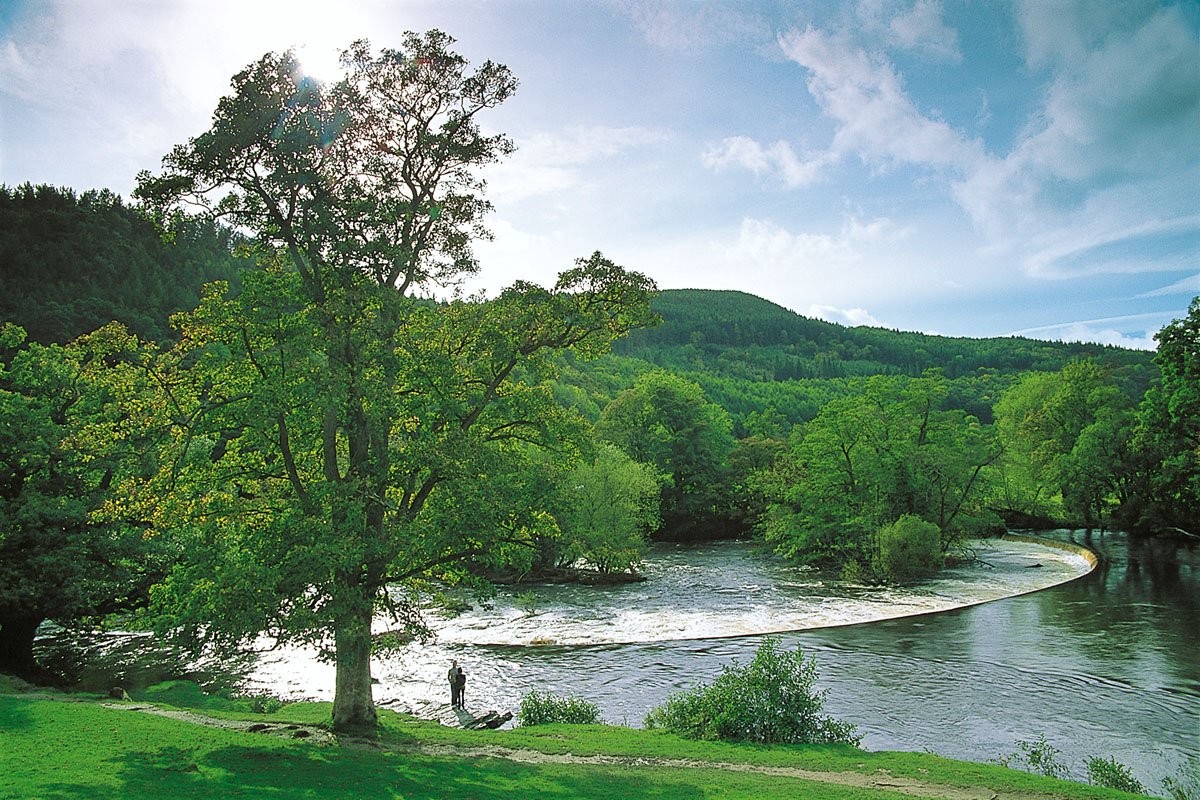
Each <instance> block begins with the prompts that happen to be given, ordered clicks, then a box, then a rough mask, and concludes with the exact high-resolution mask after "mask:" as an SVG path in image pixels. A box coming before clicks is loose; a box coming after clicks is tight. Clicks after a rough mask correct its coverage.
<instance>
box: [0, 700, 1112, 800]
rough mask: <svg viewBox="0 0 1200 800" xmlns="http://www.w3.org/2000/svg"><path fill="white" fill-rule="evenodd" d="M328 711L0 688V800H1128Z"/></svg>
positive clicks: (891, 766) (625, 736)
mask: <svg viewBox="0 0 1200 800" xmlns="http://www.w3.org/2000/svg"><path fill="white" fill-rule="evenodd" d="M152 697H153V698H156V700H157V701H156V702H149V701H148V699H149V698H152ZM164 699H169V700H170V701H171V702H164V701H163V700H164ZM329 713H330V711H329V705H328V704H326V703H295V704H291V705H287V706H283V707H282V708H279V709H277V710H275V711H273V712H271V713H270V714H265V715H264V714H255V713H253V712H252V711H250V710H248V706H247V704H246V701H244V700H243V701H236V700H226V699H222V698H217V697H210V696H207V695H203V694H201V693H200V692H199V691H198V690H197V689H196V688H195V687H194V685H191V684H180V683H176V684H170V685H165V686H160V687H151V689H148V690H147V691H146V692H144V693H135V695H134V698H133V699H132V700H129V701H115V700H111V699H105V698H102V697H98V696H95V695H79V694H50V693H43V692H38V691H36V690H32V689H31V687H27V686H21V685H20V684H19V683H17V682H15V681H13V680H11V679H8V678H6V677H4V676H0V730H3V738H2V739H0V742H2V744H0V776H3V777H2V778H0V798H3V799H4V800H8V798H12V799H13V800H16V798H21V800H33V799H34V798H75V797H79V798H83V797H87V798H100V799H101V800H104V799H105V798H112V799H113V800H116V798H141V797H160V798H161V797H170V798H191V797H195V798H202V797H203V798H208V797H222V798H239V797H246V798H250V797H253V798H256V799H257V798H262V797H272V798H280V799H281V800H290V798H302V797H304V798H313V797H316V798H322V800H324V799H325V798H363V797H371V798H406V799H409V798H451V797H452V798H455V800H467V799H468V798H478V799H479V800H485V799H487V798H497V800H499V798H505V800H510V799H511V798H526V797H527V798H534V797H537V798H544V797H562V798H606V799H607V798H642V797H653V798H661V799H662V800H670V799H671V798H697V797H704V798H755V799H756V800H757V799H758V798H764V799H769V798H797V797H803V798H813V799H814V800H884V799H885V798H887V799H890V800H896V799H897V798H901V797H927V798H944V799H945V800H1085V799H1087V800H1092V799H1095V800H1102V799H1103V798H1113V799H1114V800H1115V799H1116V798H1129V797H1135V796H1136V795H1130V794H1127V793H1124V792H1118V791H1114V790H1110V789H1102V788H1098V787H1094V786H1087V785H1083V784H1077V783H1070V782H1066V781H1058V780H1053V779H1050V778H1045V777H1042V776H1038V775H1031V774H1028V773H1025V772H1020V771H1016V770H1010V769H1006V768H1003V767H1000V766H996V765H992V764H974V763H970V762H963V761H953V760H949V759H944V758H939V757H937V756H933V755H930V754H926V753H901V752H877V753H872V752H867V751H863V750H858V749H856V748H853V747H849V746H841V745H839V746H830V745H822V746H786V747H785V746H775V747H767V746H746V745H731V744H724V743H720V742H695V741H689V740H685V739H680V738H678V737H676V736H672V735H669V734H665V733H662V732H660V731H643V730H631V729H629V728H624V727H617V726H606V725H587V726H564V725H554V726H538V727H533V728H516V729H514V730H508V731H485V732H476V731H463V730H457V729H454V728H448V727H444V726H442V725H439V724H437V723H434V722H429V721H423V720H418V719H416V718H414V717H410V716H407V715H404V714H397V713H393V712H390V711H387V710H381V711H380V729H379V736H378V737H377V738H375V739H365V738H359V737H337V736H334V735H333V734H332V733H330V732H329V731H328V729H327V728H326V726H325V721H326V720H327V719H328V718H329Z"/></svg>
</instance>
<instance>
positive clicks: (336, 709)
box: [333, 587, 376, 733]
mask: <svg viewBox="0 0 1200 800" xmlns="http://www.w3.org/2000/svg"><path fill="white" fill-rule="evenodd" d="M356 588H358V587H356ZM352 592H353V590H352ZM353 593H354V594H359V595H366V598H365V601H364V598H363V597H362V596H357V597H355V598H354V599H353V600H352V601H350V602H348V603H346V607H345V611H344V612H343V613H342V614H341V615H340V616H339V618H338V620H337V629H336V630H335V632H334V649H335V660H336V664H337V677H336V680H335V684H334V694H333V729H334V730H335V731H340V732H346V733H349V732H354V733H370V732H373V731H374V730H375V723H376V714H375V700H374V698H372V696H371V612H372V603H371V597H370V594H369V593H367V592H363V591H362V590H361V588H359V590H358V591H357V592H353Z"/></svg>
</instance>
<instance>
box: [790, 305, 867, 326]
mask: <svg viewBox="0 0 1200 800" xmlns="http://www.w3.org/2000/svg"><path fill="white" fill-rule="evenodd" d="M808 316H810V317H815V318H817V319H823V320H825V321H826V322H838V323H841V324H843V325H869V326H872V327H876V328H881V327H883V323H882V322H880V321H879V320H877V319H875V317H873V316H871V312H869V311H867V310H866V309H865V308H835V307H834V306H824V305H817V304H813V305H811V306H809V307H808Z"/></svg>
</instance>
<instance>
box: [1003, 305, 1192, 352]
mask: <svg viewBox="0 0 1200 800" xmlns="http://www.w3.org/2000/svg"><path fill="white" fill-rule="evenodd" d="M1168 317H1169V315H1164V314H1162V313H1152V314H1129V315H1126V316H1121V317H1106V318H1104V319H1089V320H1079V321H1073V322H1060V323H1056V324H1054V325H1041V326H1038V327H1036V328H1026V329H1024V330H1019V331H1013V332H1012V333H1010V334H1008V335H1009V336H1030V337H1035V338H1039V339H1053V340H1057V341H1061V342H1094V343H1096V344H1108V345H1115V346H1117V347H1129V348H1132V349H1135V350H1154V349H1155V348H1156V347H1157V346H1158V345H1157V343H1156V342H1155V341H1154V335H1155V334H1156V333H1158V331H1159V330H1161V329H1162V326H1163V325H1164V324H1166V322H1167V321H1169V319H1168ZM1149 320H1155V321H1158V322H1159V324H1152V325H1149V326H1147V325H1145V323H1146V322H1147V321H1149Z"/></svg>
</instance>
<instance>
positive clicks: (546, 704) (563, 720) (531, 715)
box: [517, 690, 600, 727]
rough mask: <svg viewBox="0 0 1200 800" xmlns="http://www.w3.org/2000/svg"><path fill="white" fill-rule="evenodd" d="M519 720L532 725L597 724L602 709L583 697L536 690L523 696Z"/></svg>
mask: <svg viewBox="0 0 1200 800" xmlns="http://www.w3.org/2000/svg"><path fill="white" fill-rule="evenodd" d="M517 720H518V721H519V722H520V723H521V724H522V725H524V726H526V727H528V726H530V725H595V724H597V723H598V722H600V709H599V708H598V707H597V706H596V704H595V703H589V702H588V701H587V700H584V699H583V698H581V697H559V696H558V695H554V694H551V693H550V692H539V691H537V690H534V691H532V692H530V693H529V694H527V695H525V696H524V697H522V698H521V708H520V710H519V711H517Z"/></svg>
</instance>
